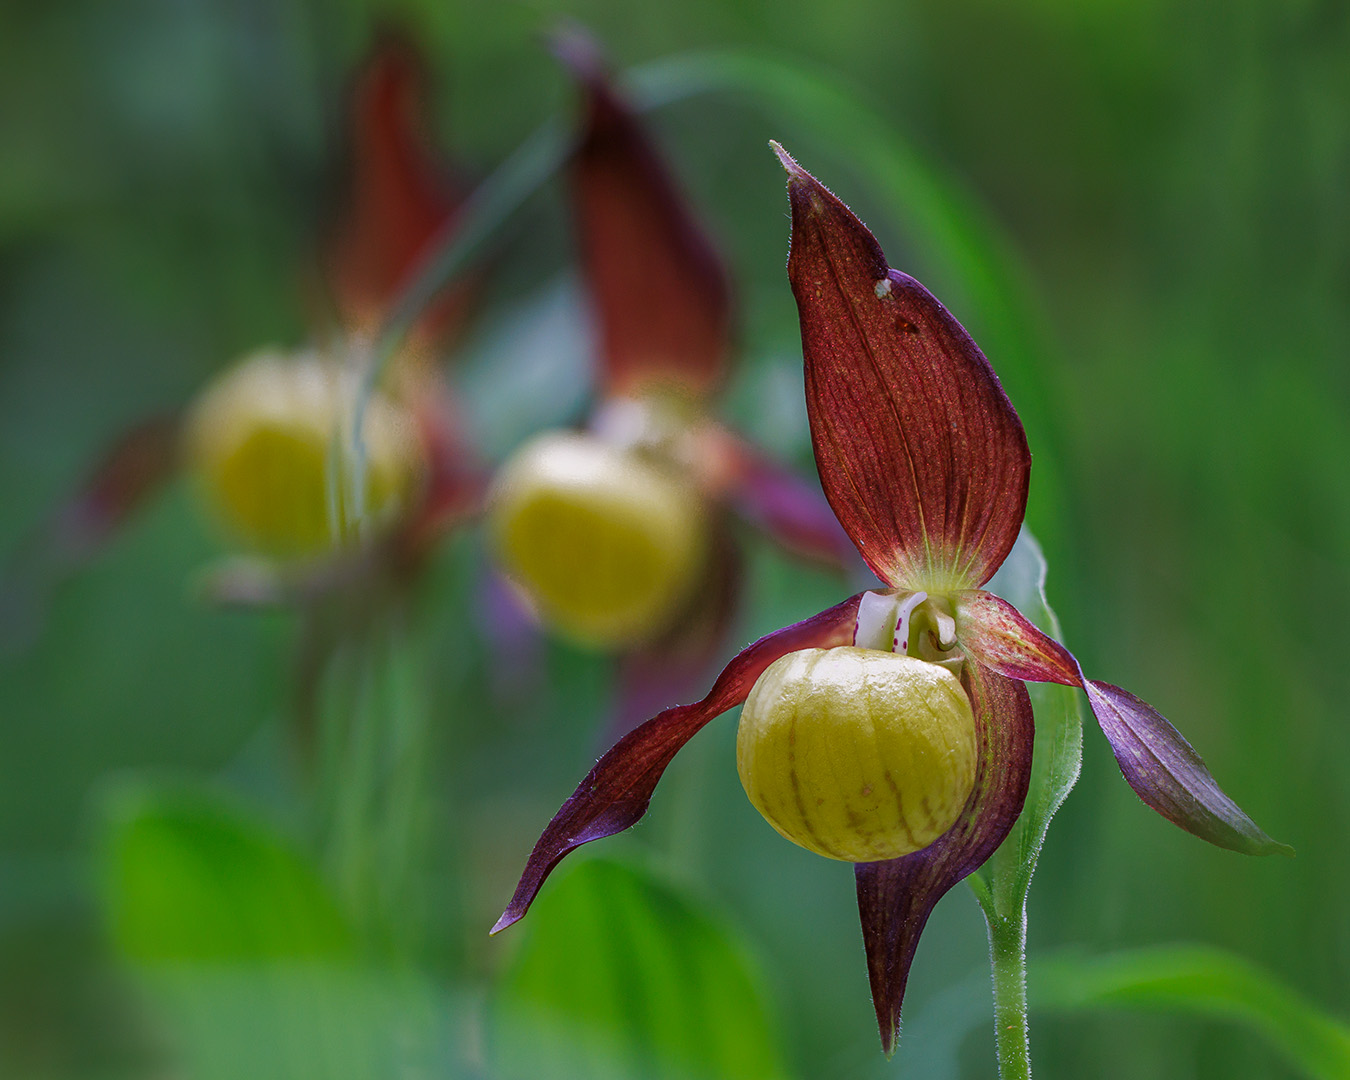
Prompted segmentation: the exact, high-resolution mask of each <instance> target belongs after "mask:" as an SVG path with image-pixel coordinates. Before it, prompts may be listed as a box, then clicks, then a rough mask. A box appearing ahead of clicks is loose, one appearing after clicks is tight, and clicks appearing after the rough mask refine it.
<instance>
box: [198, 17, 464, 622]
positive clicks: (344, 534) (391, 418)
mask: <svg viewBox="0 0 1350 1080" xmlns="http://www.w3.org/2000/svg"><path fill="white" fill-rule="evenodd" d="M424 79H425V72H424V71H423V68H422V62H421V59H420V57H419V56H418V54H417V53H416V52H415V50H414V49H413V48H412V46H411V45H410V44H409V43H408V42H407V41H405V40H404V39H402V38H400V37H395V36H393V35H386V36H385V37H384V38H383V40H381V41H380V43H379V44H378V45H377V46H376V47H375V48H374V50H373V52H372V54H371V56H370V59H369V60H368V61H367V62H366V64H365V65H364V66H363V67H362V69H361V71H360V72H359V73H358V75H357V77H356V79H355V80H354V83H353V86H352V90H351V96H350V104H349V110H350V112H349V116H348V146H347V147H346V152H345V153H346V161H345V163H344V166H343V175H344V182H345V184H344V190H343V191H342V192H341V194H340V208H339V211H338V212H337V213H336V214H335V216H334V223H333V225H332V227H331V229H330V232H329V235H328V236H327V237H326V238H325V240H324V242H323V243H322V245H321V248H322V252H321V261H322V278H323V282H324V284H325V286H326V288H327V291H328V294H329V297H330V299H331V301H332V310H333V316H334V318H335V320H336V323H337V333H336V334H335V335H331V336H330V340H327V341H321V343H320V345H319V347H318V348H316V349H312V350H305V351H300V352H296V353H292V354H280V353H277V352H273V351H265V352H263V353H261V354H257V355H255V356H253V357H250V358H247V359H246V360H245V361H244V362H243V363H242V364H241V365H240V366H239V367H237V368H235V369H233V370H232V371H229V372H227V373H225V374H224V375H223V376H222V377H221V378H220V379H218V380H217V381H216V383H214V384H213V385H212V386H210V387H208V388H207V389H206V390H205V391H204V392H203V394H202V395H201V397H200V398H199V399H198V402H197V403H196V405H195V407H194V409H193V412H192V416H191V418H190V421H189V424H188V431H187V441H188V447H189V451H190V462H191V464H192V465H193V466H194V471H195V472H196V473H197V474H198V478H199V480H200V483H199V487H200V488H201V489H202V491H203V493H204V495H205V496H206V499H207V502H208V503H209V504H210V505H211V506H212V507H213V509H214V510H215V511H216V516H217V518H219V519H220V520H221V522H222V523H223V524H224V525H225V526H226V528H227V529H228V530H229V531H231V532H233V533H234V534H235V535H236V537H237V538H239V539H241V540H243V541H244V542H245V543H246V544H248V545H250V546H252V547H254V548H255V549H257V550H260V551H261V552H263V553H264V554H265V555H279V556H282V557H297V556H298V557H302V558H305V559H307V560H310V561H313V560H316V559H317V560H318V561H319V563H320V564H322V563H324V562H328V563H332V562H333V561H334V560H336V561H337V562H338V563H340V564H342V565H347V562H346V561H345V560H347V557H348V556H349V555H350V554H351V551H352V550H353V549H355V550H358V551H359V550H360V549H362V548H370V550H369V551H366V552H365V554H364V556H362V557H361V558H360V559H358V561H360V562H362V563H363V565H366V566H367V567H368V568H370V567H371V564H372V563H374V564H382V565H383V567H384V569H390V570H394V571H395V572H397V573H400V574H401V573H404V572H406V571H407V570H408V569H410V568H411V567H413V566H415V565H416V564H417V563H418V562H419V561H420V559H421V557H422V556H423V555H424V554H425V553H426V550H427V548H428V546H429V544H430V542H431V541H432V540H434V539H435V538H436V537H437V536H438V535H439V534H440V533H442V532H443V531H444V530H445V529H446V528H448V527H449V526H451V525H452V524H454V523H455V522H457V521H459V520H461V519H462V518H463V517H464V516H465V515H467V514H470V513H472V512H473V511H474V510H475V509H476V507H477V503H478V495H479V493H480V490H481V479H482V474H481V471H480V469H479V467H478V464H477V461H476V459H475V457H474V455H473V453H472V450H471V449H470V447H469V446H468V444H467V442H466V440H465V438H464V435H463V425H462V424H461V423H460V421H459V420H458V418H457V416H456V410H455V405H454V401H453V398H452V396H451V393H450V390H449V388H448V385H447V384H446V382H445V380H444V378H443V376H442V374H441V372H440V368H439V359H440V355H441V353H442V352H443V351H444V349H445V348H446V347H447V345H449V344H451V343H452V342H453V340H454V339H455V337H456V336H457V335H458V333H459V332H460V330H461V329H462V327H463V325H464V323H465V321H466V319H467V317H468V314H469V309H470V304H471V301H472V297H473V292H474V283H473V282H472V281H471V280H470V281H467V282H461V283H458V284H456V285H454V286H452V287H451V288H448V289H446V290H444V291H443V292H442V294H441V295H440V297H439V298H438V300H437V302H436V303H435V304H433V305H431V306H430V307H429V308H428V309H427V310H426V311H425V312H424V313H423V315H422V317H421V318H420V319H419V320H418V322H417V323H416V324H415V325H414V326H413V327H412V328H411V331H410V333H409V334H408V336H407V338H406V339H405V341H404V343H403V345H402V347H401V348H400V349H399V351H398V352H397V354H396V355H395V356H394V357H393V358H392V361H391V363H390V364H389V365H388V367H387V368H386V370H385V371H384V373H383V378H382V380H381V384H380V385H379V386H375V387H366V386H364V385H363V381H364V379H365V378H366V372H365V371H364V365H365V364H366V363H368V359H367V358H368V356H369V351H370V348H371V347H372V343H373V339H374V338H375V336H376V335H377V333H378V332H379V330H380V328H381V325H382V323H383V321H384V319H385V317H386V316H387V314H388V312H389V311H390V310H391V308H392V306H393V304H394V302H395V301H396V299H397V298H398V297H399V296H400V294H401V293H402V292H403V290H404V289H405V288H406V287H407V286H408V284H409V282H410V281H411V279H412V278H413V276H414V275H415V274H416V272H417V271H418V270H419V268H420V267H421V266H422V265H423V263H424V262H425V260H426V259H427V258H428V257H429V256H430V255H431V253H432V252H434V251H435V250H437V249H438V247H439V246H440V245H441V244H442V243H443V242H444V238H445V237H446V236H447V235H449V233H450V232H451V231H452V230H453V229H454V228H455V225H456V221H457V218H458V214H459V210H460V207H461V205H462V202H463V197H464V192H463V189H462V186H461V184H460V183H459V182H458V181H457V180H456V179H455V178H454V176H453V175H452V174H451V173H450V171H449V170H448V169H447V168H446V167H445V166H444V165H443V164H442V163H441V162H440V161H439V160H438V159H437V158H436V157H435V156H434V155H433V154H432V153H431V151H430V149H429V139H428V134H427V132H426V130H425V118H424V116H423V115H422V114H423V108H424V98H425V92H424V91H425V87H424V85H423V83H424ZM363 394H369V398H368V400H365V401H360V402H359V399H360V398H361V396H362V395H363ZM358 402H359V405H358ZM358 407H359V408H360V410H361V416H362V430H361V439H362V442H363V445H364V447H365V453H366V455H367V460H366V461H365V463H364V464H363V467H362V468H361V470H360V471H361V475H362V484H363V491H362V492H361V493H360V495H359V497H354V496H353V493H352V491H351V486H352V480H353V477H352V473H353V469H354V466H353V463H352V461H351V460H350V454H349V453H348V444H349V439H348V438H346V437H344V436H345V435H346V433H347V431H348V430H349V428H350V427H351V426H352V425H353V423H354V419H355V416H356V413H357V410H358ZM353 504H355V505H353ZM372 540H373V541H375V543H374V545H373V547H372V546H371V545H370V544H369V542H370V541H372ZM348 568H349V569H350V567H348ZM268 569H269V568H268V567H265V566H264V567H259V566H258V565H257V564H256V563H252V564H250V563H237V564H235V565H234V566H233V567H232V568H231V570H230V572H227V573H224V574H222V575H219V576H218V578H217V581H216V585H217V589H216V591H217V592H218V593H219V594H220V595H221V596H222V597H223V598H225V599H230V598H231V590H232V589H236V590H237V593H236V595H238V596H240V597H249V596H254V595H260V594H265V593H266V591H267V590H266V589H265V588H262V589H259V588H258V587H257V582H259V581H260V580H261V579H262V578H265V577H266V575H267V573H268ZM271 569H272V570H276V569H277V568H276V567H275V566H273V567H272V568H271ZM281 569H282V571H283V576H282V581H283V582H284V581H285V580H286V572H285V568H284V567H282V568H281ZM334 569H335V568H334V567H332V566H330V567H328V568H327V569H320V571H319V573H318V574H317V575H310V576H309V577H308V578H306V577H305V575H302V580H309V581H310V582H311V583H317V584H321V585H322V586H323V587H326V586H327V585H331V584H337V583H339V582H340V579H341V578H342V576H343V573H344V572H345V571H341V570H340V568H338V569H339V572H337V573H334V572H333V570H334ZM284 588H285V586H284V585H283V591H284Z"/></svg>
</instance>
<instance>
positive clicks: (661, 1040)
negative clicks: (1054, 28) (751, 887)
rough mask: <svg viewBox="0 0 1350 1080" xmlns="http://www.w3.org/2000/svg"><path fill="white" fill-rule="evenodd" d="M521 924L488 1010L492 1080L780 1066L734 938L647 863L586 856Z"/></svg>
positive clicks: (723, 1078) (756, 1079) (743, 1071)
mask: <svg viewBox="0 0 1350 1080" xmlns="http://www.w3.org/2000/svg"><path fill="white" fill-rule="evenodd" d="M526 927H527V936H526V938H525V940H524V941H523V943H522V944H521V947H520V951H519V952H518V953H517V954H516V957H515V959H514V962H513V963H512V964H511V966H510V968H509V969H508V971H507V972H506V973H505V976H504V978H503V980H502V982H501V985H500V988H499V992H498V997H497V1000H496V1003H495V1009H494V1014H493V1019H492V1031H493V1036H494V1038H493V1043H494V1048H493V1049H494V1055H493V1056H494V1069H493V1075H494V1076H495V1077H497V1078H498V1080H517V1078H521V1080H523V1078H526V1077H529V1078H530V1080H544V1078H548V1077H558V1078H572V1077H580V1076H585V1077H588V1078H592V1080H603V1078H606V1077H624V1078H625V1080H628V1078H637V1077H661V1078H692V1077H701V1078H714V1077H715V1078H719V1080H752V1078H753V1080H770V1078H779V1077H783V1076H785V1075H786V1074H785V1071H784V1066H783V1064H782V1057H781V1054H780V1052H779V1049H778V1039H777V1037H776V1036H775V1034H774V1032H773V1030H772V1027H771V1024H770V1020H769V1010H768V1006H767V1005H766V1003H765V1000H764V995H763V993H762V992H761V990H760V988H759V986H758V981H757V978H756V975H755V973H754V971H753V969H752V967H751V965H750V963H749V961H748V959H747V957H746V955H745V952H744V950H743V949H742V947H741V946H740V945H739V943H737V942H736V941H735V939H734V938H733V937H732V936H731V934H730V933H729V932H728V931H727V930H726V929H725V928H724V927H723V926H722V925H720V924H719V923H718V922H717V921H716V920H714V919H713V918H712V917H711V916H710V915H708V914H707V913H706V912H705V911H703V910H700V909H699V908H697V907H695V906H694V904H693V903H692V902H691V901H690V900H689V899H688V898H686V897H684V896H682V895H680V894H679V893H677V892H675V891H674V890H673V889H671V888H670V887H669V886H666V885H664V884H661V883H659V882H657V881H656V880H654V879H653V878H652V877H650V876H649V875H648V874H646V873H644V872H643V871H641V870H639V869H637V868H635V867H632V866H629V865H625V864H620V863H616V862H610V861H607V860H602V859H591V860H586V861H583V862H581V863H579V864H577V865H576V866H574V867H572V868H571V869H570V870H569V872H567V873H566V874H565V875H564V876H562V878H561V880H559V881H557V882H555V883H551V884H550V887H549V889H548V891H547V892H546V893H545V894H544V896H543V897H542V898H541V900H540V901H539V902H538V903H537V904H536V906H535V910H534V911H533V912H531V918H530V920H529V922H528V923H527V924H526Z"/></svg>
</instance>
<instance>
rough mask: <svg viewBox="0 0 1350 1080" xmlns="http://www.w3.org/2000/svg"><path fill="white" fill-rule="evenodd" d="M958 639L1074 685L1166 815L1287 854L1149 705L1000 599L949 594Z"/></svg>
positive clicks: (1235, 847) (1229, 842) (1137, 787)
mask: <svg viewBox="0 0 1350 1080" xmlns="http://www.w3.org/2000/svg"><path fill="white" fill-rule="evenodd" d="M956 633H957V637H958V638H959V639H960V641H961V646H962V648H963V649H965V650H966V652H967V653H968V654H969V655H971V656H973V657H975V658H976V659H977V660H979V662H980V663H982V664H984V665H986V666H987V667H990V668H992V669H993V670H995V671H997V672H999V673H1000V674H1002V675H1006V676H1008V677H1009V678H1013V679H1025V680H1029V681H1031V682H1056V683H1062V684H1063V685H1065V686H1079V687H1082V689H1083V690H1085V691H1086V692H1087V696H1088V704H1089V705H1091V706H1092V714H1093V716H1095V717H1096V718H1097V723H1098V724H1099V725H1100V726H1101V729H1102V732H1103V733H1104V734H1105V735H1106V738H1107V741H1109V742H1110V743H1111V750H1112V752H1113V753H1114V754H1115V755H1116V763H1117V764H1118V765H1119V766H1120V771H1121V773H1122V775H1124V777H1125V780H1126V782H1127V783H1128V784H1129V785H1130V787H1132V788H1133V789H1134V793H1135V794H1136V795H1138V796H1139V798H1141V799H1142V800H1143V801H1144V803H1145V804H1146V805H1147V806H1151V807H1152V808H1153V809H1154V810H1156V811H1157V812H1158V813H1160V814H1161V815H1162V816H1163V817H1165V818H1167V820H1168V821H1170V822H1172V823H1173V824H1175V825H1179V826H1181V828H1183V829H1185V830H1186V831H1187V832H1189V833H1194V834H1195V835H1196V836H1198V837H1200V839H1202V840H1208V841H1209V842H1210V843H1211V844H1215V845H1217V846H1218V847H1222V848H1228V849H1229V850H1231V851H1240V852H1242V853H1243V854H1245V855H1276V854H1278V855H1292V854H1293V853H1294V849H1293V848H1291V847H1289V846H1288V845H1287V844H1281V843H1279V842H1278V841H1276V840H1272V839H1271V838H1270V837H1269V836H1267V835H1266V834H1265V832H1264V831H1262V829H1261V828H1260V826H1258V825H1257V824H1256V823H1255V822H1254V821H1252V819H1251V818H1249V817H1248V816H1247V815H1246V814H1245V813H1244V812H1243V811H1242V809H1241V807H1239V806H1238V805H1237V803H1235V802H1233V800H1232V799H1230V798H1229V797H1228V796H1227V795H1226V794H1225V793H1224V791H1223V789H1222V788H1220V787H1219V785H1218V783H1217V781H1215V779H1214V777H1213V775H1212V774H1211V773H1210V771H1209V769H1207V768H1206V767H1205V763H1204V761H1202V760H1201V758H1200V755H1199V754H1197V753H1196V752H1195V750H1194V749H1193V748H1192V746H1191V744H1190V743H1188V742H1187V741H1186V740H1185V739H1184V738H1183V737H1182V735H1181V733H1180V732H1179V731H1177V729H1176V728H1174V727H1173V726H1172V725H1171V724H1169V723H1168V722H1167V720H1166V719H1165V718H1164V717H1163V716H1162V715H1161V714H1159V713H1158V711H1157V710H1156V709H1154V708H1153V707H1152V706H1151V705H1149V704H1148V703H1147V702H1145V701H1141V700H1140V699H1139V698H1137V697H1135V696H1134V695H1133V694H1131V693H1128V692H1127V691H1125V690H1122V689H1120V687H1118V686H1112V685H1111V684H1110V683H1104V682H1096V681H1095V680H1091V679H1086V678H1084V677H1083V673H1082V669H1081V668H1080V667H1079V666H1078V661H1077V660H1075V659H1074V658H1073V655H1072V654H1071V653H1070V652H1069V650H1068V649H1066V648H1064V646H1063V645H1061V644H1060V643H1059V642H1057V641H1055V640H1054V639H1053V638H1051V637H1047V636H1046V635H1045V634H1043V633H1042V632H1041V631H1040V630H1038V629H1037V628H1036V627H1035V626H1033V625H1032V624H1031V623H1030V622H1028V621H1027V620H1026V618H1025V617H1023V615H1022V614H1021V613H1020V612H1019V611H1018V610H1017V609H1016V608H1015V607H1013V606H1012V605H1011V604H1009V603H1008V602H1007V601H1006V600H1001V599H999V598H998V597H997V596H994V595H992V594H990V593H986V592H979V591H974V590H972V591H971V592H966V593H961V594H960V595H959V596H958V597H957V600H956Z"/></svg>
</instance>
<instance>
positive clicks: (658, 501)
mask: <svg viewBox="0 0 1350 1080" xmlns="http://www.w3.org/2000/svg"><path fill="white" fill-rule="evenodd" d="M555 48H556V51H557V53H558V55H559V57H560V58H561V59H562V61H563V62H564V63H565V64H566V65H567V67H568V68H569V69H570V71H571V72H572V74H573V75H574V77H575V78H576V80H577V81H578V83H579V84H580V87H581V89H582V92H583V95H584V120H583V131H582V134H581V136H580V138H579V140H578V143H577V145H576V149H575V151H574V153H573V156H572V160H571V173H572V193H573V206H574V216H575V220H576V234H577V242H578V246H579V248H580V255H581V261H582V266H583V272H584V280H585V283H586V286H587V289H588V292H589V296H590V300H591V304H592V309H593V315H594V319H595V323H596V328H597V339H598V357H597V365H598V373H597V378H598V383H599V396H600V400H599V402H598V404H597V405H596V406H595V407H594V409H593V411H592V413H591V415H590V417H589V420H588V422H587V424H586V427H585V429H584V430H580V431H553V432H547V433H544V434H541V435H539V436H537V437H536V438H534V439H533V440H532V441H530V442H528V443H527V444H525V445H524V446H522V447H520V448H519V449H518V450H517V451H516V452H515V453H514V454H513V455H512V456H511V457H510V458H509V459H508V460H507V461H506V462H505V463H504V464H503V466H502V467H501V469H500V471H499V472H498V474H497V476H496V478H495V480H494V482H493V485H492V488H491V490H490V492H489V494H488V498H487V505H488V516H487V526H488V535H489V543H490V547H491V550H492V552H493V553H494V555H495V558H496V560H497V562H498V565H499V566H500V568H501V570H502V572H503V573H504V575H505V576H506V578H507V579H508V580H509V581H510V582H511V584H512V586H513V587H514V591H515V593H516V594H517V596H518V597H519V598H520V599H521V600H523V602H524V603H525V605H526V606H527V608H528V609H529V610H530V611H531V612H532V613H533V615H534V616H535V618H536V619H537V620H538V621H539V622H540V623H541V624H542V625H543V626H545V627H547V628H548V629H550V630H552V631H555V632H557V633H558V634H560V635H562V636H564V637H566V638H569V639H571V640H573V641H575V642H578V643H581V644H584V645H587V646H590V647H592V648H597V649H601V650H605V651H612V652H616V653H618V654H619V655H620V657H621V669H620V675H619V678H620V691H619V697H620V704H619V706H618V712H619V716H618V718H617V720H616V723H617V725H618V726H619V727H620V728H621V729H622V730H627V728H628V727H631V726H632V724H633V723H634V722H636V721H637V720H639V719H641V718H643V717H645V716H647V715H650V713H651V711H652V709H653V708H655V707H658V706H659V704H662V703H664V702H667V701H670V700H677V699H678V697H679V696H682V695H683V694H684V693H686V692H687V691H688V690H689V688H690V686H691V684H694V683H696V682H697V681H698V680H700V679H702V678H704V677H706V671H707V669H708V667H709V666H710V665H711V664H712V662H713V660H714V659H715V657H716V656H717V654H718V653H719V652H720V650H721V648H722V645H723V638H724V636H725V634H726V631H727V628H728V625H729V622H730V619H731V618H732V617H733V615H734V613H735V610H736V591H737V556H736V545H735V544H734V542H733V538H732V536H731V534H730V529H729V525H728V521H727V513H726V512H727V511H728V510H730V511H732V512H734V513H735V514H736V515H738V516H739V517H741V518H742V519H743V520H746V521H748V522H750V523H751V524H753V525H755V526H757V527H758V528H760V529H762V530H763V531H765V532H766V533H768V534H769V535H770V536H772V537H773V538H774V539H775V540H777V541H778V542H779V543H780V544H781V545H782V546H783V547H785V548H787V549H788V550H790V551H792V552H794V553H797V554H800V555H802V556H805V557H807V558H810V559H813V560H815V561H818V562H820V563H823V564H826V565H830V566H834V567H839V568H844V569H849V568H852V567H854V566H856V565H857V557H856V554H855V553H854V551H853V549H852V546H851V545H850V544H849V542H848V538H847V537H846V536H845V534H844V533H843V531H842V530H841V529H840V528H839V525H838V523H837V521H836V520H835V518H834V516H833V515H832V514H831V513H830V510H829V507H828V505H827V504H826V503H825V501H824V499H823V497H822V496H821V493H820V491H819V489H818V488H817V487H816V485H815V484H813V483H811V482H810V481H808V480H806V479H804V478H802V477H800V476H798V475H797V474H796V473H794V472H792V471H791V470H789V469H787V468H786V467H784V466H781V465H779V464H777V463H775V462H774V461H772V460H771V459H770V458H768V457H767V456H765V455H764V454H762V453H761V452H760V451H758V450H757V449H755V448H754V447H752V446H751V445H749V444H748V443H747V442H745V441H744V440H743V439H741V438H740V437H739V436H737V435H735V434H734V433H733V432H731V431H730V430H729V429H728V428H726V427H725V426H723V425H722V424H721V423H720V422H718V421H717V420H716V419H715V418H714V416H713V404H714V401H715V397H716V394H717V391H718V390H719V389H720V387H721V385H722V383H723V381H724V379H725V377H726V373H727V366H728V362H729V360H730V357H731V353H732V347H733V346H732V321H733V320H732V298H731V290H730V287H729V283H728V280H727V272H726V270H725V268H724V266H723V264H722V261H721V259H720V258H719V256H718V254H717V252H716V251H715V249H714V247H713V245H712V244H711V243H710V241H709V240H708V238H707V236H706V235H705V233H704V232H703V230H702V229H701V228H700V227H699V224H698V223H697V222H696V221H695V219H694V216H693V214H692V212H691V211H690V209H689V207H688V206H687V205H686V203H685V201H684V199H683V198H682V197H681V195H680V193H679V192H678V190H677V187H676V184H675V182H674V180H673V178H672V177H671V175H670V174H669V172H668V170H667V169H666V167H665V165H664V164H663V162H662V161H661V159H660V157H659V156H658V154H657V151H656V149H655V148H654V146H653V145H652V143H651V141H650V139H649V137H648V135H647V134H646V132H645V131H644V130H643V128H642V127H641V125H640V124H639V122H638V119H637V117H636V115H635V114H634V112H633V111H632V110H631V108H630V107H629V106H628V104H627V103H626V102H625V101H624V100H623V99H622V98H621V97H620V96H619V94H618V93H617V92H616V91H615V89H614V88H613V86H612V85H611V83H610V81H609V79H608V76H607V74H606V70H605V65H604V63H603V60H602V58H601V56H600V54H599V52H598V50H597V49H596V47H595V45H594V44H593V43H592V42H591V41H590V40H589V39H588V38H586V37H584V36H582V35H580V34H575V33H574V34H568V35H565V36H560V37H559V38H558V39H557V40H556V43H555Z"/></svg>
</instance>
